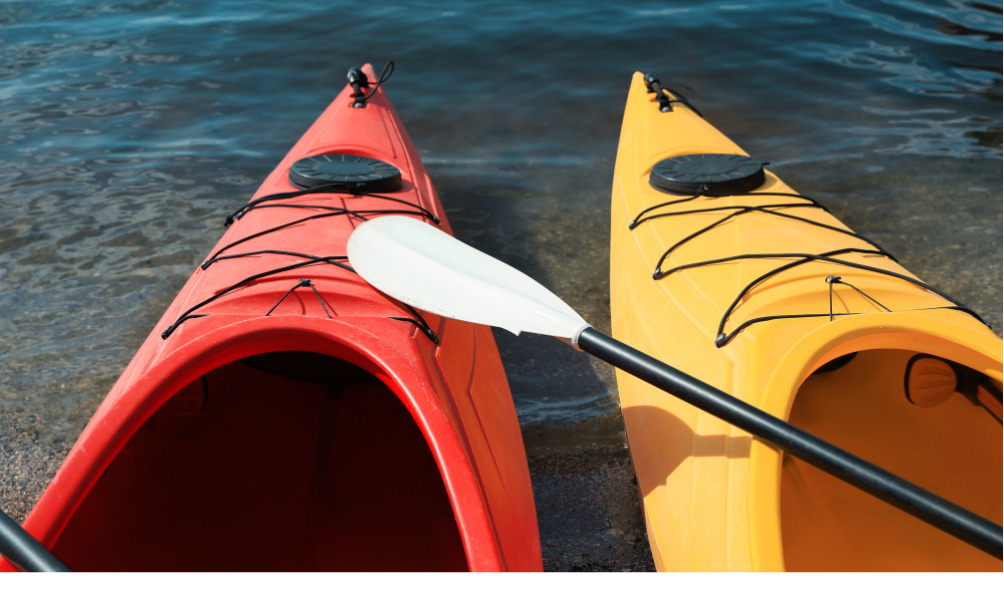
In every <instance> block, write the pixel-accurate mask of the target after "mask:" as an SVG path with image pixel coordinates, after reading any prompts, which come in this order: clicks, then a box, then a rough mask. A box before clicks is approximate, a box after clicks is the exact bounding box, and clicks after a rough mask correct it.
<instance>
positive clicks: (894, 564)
mask: <svg viewBox="0 0 1004 591" xmlns="http://www.w3.org/2000/svg"><path fill="white" fill-rule="evenodd" d="M611 215H612V218H611V248H610V250H611V253H610V260H611V273H610V295H611V311H612V312H611V313H612V324H613V336H614V337H615V338H616V339H618V340H621V341H624V342H625V343H627V344H629V345H631V346H633V347H635V348H637V349H640V350H641V351H643V352H645V353H648V354H649V355H652V356H654V357H656V358H658V359H661V360H662V361H665V362H667V363H669V364H670V365H672V366H674V367H676V368H678V369H680V370H682V371H684V372H686V373H688V374H690V375H692V376H694V377H696V378H697V379H699V380H703V381H705V382H707V383H709V384H711V385H713V386H715V387H717V388H720V389H722V390H724V391H726V392H729V393H731V394H733V395H734V396H736V397H738V398H739V399H741V400H744V401H745V402H747V403H750V404H753V405H754V406H757V407H759V408H760V409H762V410H764V411H766V412H768V413H770V414H773V415H775V416H777V417H781V418H784V419H786V420H788V421H789V422H791V423H792V424H794V425H795V426H797V427H800V428H802V429H804V430H806V431H808V432H809V433H812V434H813V435H816V436H818V437H821V438H822V439H824V440H826V441H828V442H830V443H833V444H835V445H838V446H840V447H841V448H843V449H845V450H847V451H849V452H851V453H853V454H855V455H857V456H859V457H862V458H864V459H866V460H869V461H871V462H873V463H875V464H877V465H879V466H880V467H882V468H884V469H886V470H889V471H890V472H892V473H894V474H896V475H898V476H901V477H903V478H906V479H907V480H909V481H911V482H913V483H915V484H917V485H919V486H921V487H923V488H926V489H927V490H929V491H931V492H933V493H935V494H938V495H940V496H942V497H944V498H946V499H948V500H950V501H952V502H954V503H956V504H958V505H961V506H962V507H964V508H966V509H968V510H970V511H972V512H974V513H977V514H979V515H981V516H983V517H985V518H987V519H990V520H992V521H994V522H995V523H1001V520H1002V519H1001V518H1002V515H1001V513H1002V510H1001V508H1002V498H1004V495H1002V464H1004V458H1002V445H1001V441H1002V439H1001V438H1002V431H1001V394H1000V392H1001V380H1002V343H1001V339H1000V338H999V337H998V336H997V335H996V334H994V332H993V331H992V330H990V328H988V327H987V325H986V324H985V323H984V322H983V321H982V319H980V318H979V316H978V315H976V314H975V313H974V312H972V311H971V310H968V309H967V308H965V306H964V305H962V304H961V303H960V302H958V301H957V300H955V299H953V298H952V297H951V296H949V295H948V294H945V293H943V292H941V291H939V290H938V289H937V288H935V287H933V286H930V285H927V284H925V283H924V282H923V281H921V280H920V279H918V278H917V277H916V276H914V275H912V274H911V273H910V272H909V271H907V270H906V269H904V268H903V267H902V266H900V265H899V264H898V263H897V262H896V260H895V258H894V257H893V255H891V254H890V253H888V252H886V251H885V250H883V249H882V248H881V246H879V245H878V244H875V243H874V242H872V241H870V240H869V239H867V238H866V237H864V236H861V235H859V234H856V233H855V232H854V231H853V230H851V229H850V228H848V227H847V226H846V225H844V224H842V223H841V222H840V221H839V220H837V219H836V218H835V217H833V216H832V215H831V214H830V213H829V212H828V211H827V210H826V209H825V207H824V206H823V205H822V204H819V203H817V202H816V201H814V200H812V199H811V198H809V197H807V196H802V195H799V194H798V193H796V192H794V191H793V190H792V189H791V188H790V187H788V185H786V184H785V183H784V182H782V181H781V180H780V179H778V178H777V177H776V176H774V175H773V174H772V173H771V172H770V171H767V170H764V168H763V166H762V164H761V163H760V162H759V161H757V160H755V159H753V158H751V157H749V155H748V154H746V152H744V151H743V150H742V149H740V148H739V147H738V146H736V145H735V144H734V143H733V142H732V141H731V140H729V139H728V138H727V137H725V136H724V135H723V134H722V133H721V132H719V131H718V130H716V129H715V128H714V127H712V126H711V125H710V124H708V123H707V122H706V121H705V120H704V119H703V118H702V116H701V115H700V113H698V111H697V110H696V109H695V108H693V107H692V106H691V105H690V104H689V103H688V102H687V101H686V99H685V98H683V97H682V96H680V95H679V94H678V93H674V92H672V91H669V90H666V89H664V88H663V87H662V86H661V85H660V84H659V82H658V81H657V80H655V79H654V78H652V77H650V76H645V75H643V74H642V73H640V72H639V73H635V75H634V77H633V79H632V82H631V90H630V93H629V96H628V101H627V108H626V110H625V113H624V123H623V128H622V130H621V137H620V144H619V147H618V152H617V164H616V169H615V172H614V184H613V200H612V207H611ZM617 385H618V389H619V391H620V400H621V409H622V411H623V415H624V423H625V425H626V428H627V435H628V443H629V445H630V449H631V457H632V461H633V463H634V468H635V472H636V474H637V478H638V487H639V493H640V495H641V497H642V502H643V505H644V510H645V517H646V524H647V527H648V536H649V541H650V543H651V546H652V554H653V556H654V558H655V563H656V566H657V567H658V569H659V570H666V571H781V570H796V571H820V570H825V571H848V570H849V571H920V570H924V571H946V570H947V571H954V570H961V571H982V570H989V571H998V572H999V571H1001V569H1002V563H1001V561H1000V560H998V559H996V558H994V557H992V556H989V555H987V554H985V553H983V552H981V551H980V550H977V549H976V548H973V547H972V546H970V545H968V544H966V543H964V542H962V541H959V540H958V539H956V538H954V537H952V536H950V535H949V534H947V533H944V532H943V531H941V530H939V529H936V528H934V527H933V526H930V525H928V524H926V523H924V522H923V521H921V520H919V519H917V518H915V517H912V516H910V515H908V514H907V513H905V512H903V511H900V510H899V509H896V508H894V507H892V506H890V505H887V504H886V503H884V502H882V501H880V500H878V499H876V498H874V497H872V496H870V495H868V494H866V493H864V492H861V491H860V490H858V489H856V488H854V487H852V486H851V485H849V484H846V483H844V482H843V481H841V480H838V479H837V478H835V477H833V476H831V475H829V474H826V473H824V472H822V471H820V470H818V469H816V468H814V467H812V466H809V465H808V464H806V463H804V462H802V461H801V460H798V459H795V458H793V457H790V456H787V455H785V454H782V453H781V452H779V451H777V450H776V449H774V448H773V447H771V446H770V445H768V444H766V443H763V442H761V441H759V440H757V439H755V438H753V437H752V436H750V435H749V434H747V433H745V432H743V431H742V430H740V429H737V428H734V427H732V426H731V425H729V424H727V423H725V422H724V421H722V420H719V419H717V418H715V417H712V416H711V415H708V414H706V413H704V412H702V411H698V410H696V409H694V408H693V407H691V406H689V405H687V404H686V403H684V402H681V401H679V400H677V399H676V398H674V397H672V396H670V395H668V394H665V393H663V392H661V391H660V390H657V389H655V388H653V387H652V386H649V385H647V384H645V383H644V382H641V381H640V380H638V379H637V378H634V377H632V376H630V375H628V374H626V373H624V372H622V371H619V370H618V372H617Z"/></svg>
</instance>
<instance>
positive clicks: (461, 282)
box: [348, 216, 589, 344]
mask: <svg viewBox="0 0 1004 591" xmlns="http://www.w3.org/2000/svg"><path fill="white" fill-rule="evenodd" d="M348 255H349V262H350V263H351V265H352V267H353V268H354V269H355V270H356V272H357V273H359V275H361V276H362V277H363V279H365V280H366V281H368V282H369V283H370V284H371V285H372V286H373V287H375V288H377V289H379V290H380V291H382V292H384V293H386V294H387V295H389V296H391V297H394V298H396V299H398V300H400V301H402V302H405V303H407V304H411V305H412V306H414V307H416V308H419V309H421V310H427V311H429V312H432V313H433V314H438V315H440V316H446V317H448V318H456V319H459V320H465V321H467V322H473V323H476V324H487V325H489V326H497V327H499V328H504V329H505V330H508V331H509V332H512V333H514V334H517V335H518V334H519V333H521V332H532V333H537V334H543V335H549V336H553V337H558V338H560V339H566V340H568V341H570V342H571V343H572V344H574V343H575V342H576V340H577V338H578V336H579V333H580V332H582V331H583V330H584V329H585V328H586V327H588V326H589V324H587V323H586V321H585V320H583V319H582V317H581V316H579V315H578V314H577V313H576V312H575V310H573V309H572V308H570V307H569V306H568V304H566V303H565V302H563V301H561V300H560V299H559V298H558V296H556V295H554V294H553V293H551V292H550V291H548V290H547V288H545V287H544V286H543V285H541V284H539V283H537V282H536V281H534V280H533V279H531V278H529V277H527V276H526V275H525V274H523V273H522V272H520V271H517V270H516V269H514V268H512V267H510V266H509V265H507V264H505V263H503V262H502V261H500V260H498V259H495V258H492V257H490V256H488V255H487V254H485V253H483V252H481V251H479V250H477V249H475V248H472V247H470V246H468V245H466V244H464V243H463V242H461V241H459V240H457V239H456V238H454V237H453V236H450V235H449V234H447V233H445V232H443V231H441V230H438V229H436V228H435V227H433V226H431V225H429V224H427V223H425V222H422V221H419V220H417V219H414V218H410V217H405V216H382V217H379V218H376V219H374V220H370V221H368V222H364V223H363V224H362V225H360V226H359V227H358V228H356V230H355V231H354V232H353V233H352V235H351V236H349V243H348Z"/></svg>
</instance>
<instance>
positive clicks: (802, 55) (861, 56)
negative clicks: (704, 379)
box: [0, 0, 1002, 442]
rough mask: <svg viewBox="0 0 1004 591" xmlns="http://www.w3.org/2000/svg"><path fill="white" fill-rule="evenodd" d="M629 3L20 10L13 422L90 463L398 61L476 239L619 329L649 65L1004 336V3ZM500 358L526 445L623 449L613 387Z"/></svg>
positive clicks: (34, 5)
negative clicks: (294, 169) (159, 364)
mask: <svg viewBox="0 0 1004 591" xmlns="http://www.w3.org/2000/svg"><path fill="white" fill-rule="evenodd" d="M613 4H614V3H609V2H582V1H549V2H538V3H532V4H526V5H520V4H519V3H513V2H500V1H494V0H493V1H479V2H467V1H457V0H447V1H444V0H437V1H435V2H410V3H406V4H405V6H388V5H386V4H385V3H378V2H368V3H366V2H333V1H317V0H286V1H284V2H264V1H246V0H209V1H206V0H201V1H194V0H193V1H190V2H185V1H153V0H149V1H135V2H128V1H106V2H85V1H82V0H79V1H70V2H54V1H52V2H50V1H31V2H7V1H5V2H0V51H2V53H0V56H2V57H0V199H2V207H0V280H2V284H0V413H4V415H5V416H8V417H10V416H31V417H33V421H34V422H33V423H32V425H35V426H34V427H32V428H33V429H37V430H38V436H39V438H40V440H41V441H51V442H65V441H72V440H73V439H74V438H75V437H76V435H77V433H79V431H80V429H82V428H83V426H84V424H85V423H86V421H87V418H88V417H89V416H90V414H91V413H92V412H93V410H94V409H95V408H96V407H97V404H98V403H99V402H100V400H101V398H102V397H103V396H104V394H105V393H106V392H107V391H108V389H109V388H110V386H111V385H112V383H113V381H114V380H115V378H116V377H117V376H118V374H119V373H120V372H121V371H122V369H123V368H124V367H125V365H126V363H127V362H128V360H129V359H130V357H131V356H132V354H133V353H134V352H135V350H136V349H137V347H138V346H139V344H140V343H141V341H142V340H143V339H144V338H145V336H146V335H147V333H148V332H149V330H150V329H151V328H152V326H153V324H154V323H155V321H156V320H157V319H158V318H159V316H160V314H161V313H162V312H163V310H164V308H165V307H166V306H167V304H168V303H169V302H170V301H171V299H172V298H173V297H174V295H175V294H176V293H177V291H178V289H179V288H180V287H181V285H182V283H183V282H184V280H185V279H186V278H187V277H188V275H189V274H190V273H191V272H192V270H193V269H194V268H195V266H196V265H197V264H198V262H199V261H201V260H202V258H203V257H204V256H205V254H206V252H207V251H208V250H209V248H210V247H211V246H212V245H213V244H214V243H215V242H216V240H217V239H218V238H219V235H220V234H221V232H222V228H221V225H220V223H221V219H222V218H221V214H222V213H223V212H225V211H228V210H232V209H234V208H235V207H236V206H238V205H239V204H241V203H243V202H244V201H246V200H247V199H248V197H249V196H250V194H251V193H252V192H253V191H254V190H255V188H256V187H257V185H258V183H260V181H261V180H262V179H263V178H264V177H265V175H266V174H267V173H268V172H269V171H270V170H271V169H272V167H273V166H274V165H275V164H276V163H277V162H278V161H279V160H280V158H281V157H282V156H283V154H284V153H285V152H286V150H287V149H288V148H289V147H290V146H291V145H292V144H293V142H294V141H295V140H296V139H297V138H298V137H299V135H300V134H301V133H302V132H303V131H304V130H305V129H306V127H307V126H308V125H309V124H310V123H311V122H312V121H313V119H314V118H315V117H316V116H317V114H318V113H319V112H320V111H321V110H322V109H323V108H324V106H325V105H326V104H327V103H328V101H330V99H331V98H332V97H333V95H334V94H335V93H336V92H337V91H338V90H339V89H340V88H341V87H342V86H343V84H344V79H345V78H344V75H345V72H346V70H347V69H348V68H349V67H351V66H357V65H360V64H362V63H364V62H372V63H373V64H374V65H375V66H376V67H377V69H379V68H380V67H381V66H382V65H383V64H384V63H385V62H386V61H388V60H394V61H395V62H396V64H397V68H396V70H395V73H394V75H393V77H392V78H391V79H390V81H389V82H388V83H387V86H386V87H387V89H388V92H389V93H390V95H391V98H392V100H393V101H394V102H395V104H396V106H397V108H398V111H399V112H400V114H401V117H402V119H403V120H404V122H405V124H406V125H407V127H408V129H409V131H410V133H411V135H412V137H413V138H414V140H415V143H416V145H417V146H418V149H419V152H420V153H421V155H422V157H423V159H424V161H425V163H426V166H427V167H428V169H429V171H430V173H431V175H432V176H433V179H434V181H435V183H436V186H437V188H438V190H439V192H440V196H441V198H442V200H443V202H444V204H445V206H446V208H447V210H448V213H449V215H450V218H451V221H452V223H453V226H454V229H455V230H456V232H457V234H458V236H459V237H461V238H462V239H464V240H465V241H467V242H469V243H471V244H473V245H475V246H477V247H479V248H482V249H484V250H486V251H488V252H489V253H491V254H493V255H495V256H498V257H500V258H502V259H503V260H505V261H507V262H509V263H511V264H513V265H515V266H517V267H519V268H521V269H523V270H524V271H526V272H528V273H530V274H531V275H533V276H534V277H536V278H538V279H540V280H541V281H542V282H543V283H545V284H546V285H548V286H549V287H551V288H552V289H554V290H555V291H556V292H557V293H558V294H559V295H560V296H561V297H563V298H565V299H566V300H567V301H568V302H569V303H570V304H571V305H572V306H573V307H575V308H576V309H578V310H579V311H580V312H581V313H582V314H583V316H585V317H586V318H587V319H588V320H590V321H591V322H593V323H594V324H595V325H597V326H598V327H600V328H607V327H608V326H609V313H608V310H607V306H608V299H607V290H608V282H607V275H608V273H609V267H608V258H607V255H608V245H607V240H608V231H609V223H608V199H609V189H610V182H611V176H612V172H613V162H614V157H615V152H616V147H617V139H618V133H619V128H620V119H621V116H622V110H623V107H624V100H625V98H626V96H627V88H628V82H629V79H630V76H631V73H632V72H633V71H635V70H644V71H651V72H654V73H656V74H657V75H658V76H659V77H660V78H661V79H662V80H663V81H664V82H666V83H667V85H669V86H672V87H674V88H678V89H681V90H684V91H685V92H686V94H688V96H689V98H690V99H691V100H692V101H693V102H694V103H695V104H696V105H698V106H699V107H700V109H701V110H702V111H703V112H704V113H705V114H706V115H707V116H708V118H709V119H710V120H711V121H712V122H713V123H715V124H716V125H717V126H719V127H720V128H721V129H722V130H723V131H725V132H726V133H727V134H729V135H730V136H732V137H733V138H734V139H735V140H736V141H737V142H739V143H740V144H741V145H743V146H744V147H745V148H746V149H747V150H748V151H750V152H751V153H752V154H753V155H754V156H757V157H759V158H761V159H764V160H769V161H770V162H771V163H772V168H773V169H774V170H775V171H776V172H778V173H779V174H781V175H782V176H783V177H784V178H785V179H786V180H787V181H788V182H789V184H791V185H792V186H794V187H796V188H797V189H799V190H801V191H803V192H805V193H807V194H809V195H812V196H813V197H815V198H817V199H819V200H820V201H822V202H824V203H825V204H826V205H827V206H828V207H830V209H831V210H832V211H834V213H836V214H837V215H838V216H839V217H841V218H842V219H843V220H844V221H845V222H847V223H848V224H849V225H850V226H851V227H853V228H854V229H856V230H858V231H860V232H862V233H864V234H866V235H868V236H869V237H871V238H873V239H875V240H876V241H877V242H879V243H881V244H882V245H883V246H885V247H886V248H887V249H888V250H889V251H891V252H893V253H895V254H897V255H898V256H899V258H900V260H901V261H902V262H903V263H904V264H905V266H906V267H908V268H910V269H911V270H912V271H914V272H915V273H917V274H918V275H919V276H921V277H922V278H923V279H925V280H926V281H928V282H930V283H932V284H934V285H936V286H938V287H940V288H941V289H943V290H945V291H947V292H949V293H951V294H953V295H954V296H956V297H957V298H959V299H961V300H963V301H964V302H966V303H968V304H969V305H970V306H971V307H973V308H975V309H976V310H977V311H978V312H980V313H981V314H982V315H984V316H985V317H986V318H988V319H989V320H990V321H991V322H992V323H993V324H994V328H995V330H997V331H998V332H1000V327H1001V310H1002V298H1001V283H1002V280H1001V277H1002V270H1001V267H1002V265H1001V261H1002V257H1001V252H1002V231H1001V227H1002V219H1001V210H1002V205H1001V203H1002V199H1001V185H1002V178H1001V177H1002V175H1001V170H1002V165H1001V155H1002V141H1001V135H1002V132H1001V130H1002V105H1001V79H1002V73H1001V63H1002V43H1001V31H1002V16H1001V7H1000V5H999V4H992V3H990V2H988V1H987V2H984V1H962V0H952V1H935V0H930V1H906V0H887V1H865V0H854V1H851V0H847V1H835V0H834V1H822V0H816V1H808V0H806V1H798V2H793V1H783V0H773V1H757V2H745V3H744V2H739V1H731V2H712V1H691V2H672V3H668V2H623V3H619V4H618V5H616V6H614V5H613ZM498 340H499V344H500V348H501V350H502V354H503V359H504V361H505V363H506V366H507V369H508V372H509V378H510V382H511V385H512V389H513V394H514V396H515V399H516V404H517V410H518V411H519V413H520V417H521V421H522V422H523V425H524V427H525V428H526V430H527V433H528V434H529V433H533V434H535V435H534V436H535V437H537V436H540V437H543V438H544V439H546V436H547V435H548V434H550V435H553V434H555V433H558V434H560V435H561V437H567V438H572V439H575V438H579V439H581V440H588V439H589V438H591V437H594V436H599V435H603V434H604V433H608V432H609V431H610V430H616V429H617V428H618V423H617V416H618V415H617V413H618V410H617V403H616V387H615V384H614V380H613V375H612V372H611V371H610V370H609V369H608V368H606V367H604V366H602V364H599V363H598V362H594V361H591V360H589V359H587V358H585V357H584V356H582V355H580V354H577V353H575V352H574V351H572V350H571V349H569V348H567V347H565V346H564V345H562V344H560V343H558V342H556V341H551V340H548V339H545V338H542V337H534V336H523V337H519V338H516V337H512V336H510V335H507V334H504V333H498ZM21 424H22V423H17V425H21ZM12 425H14V423H12V422H6V423H2V424H0V429H14V428H18V429H20V428H22V427H20V426H18V427H14V426H12ZM541 434H543V435H541ZM528 436H529V435H528Z"/></svg>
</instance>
